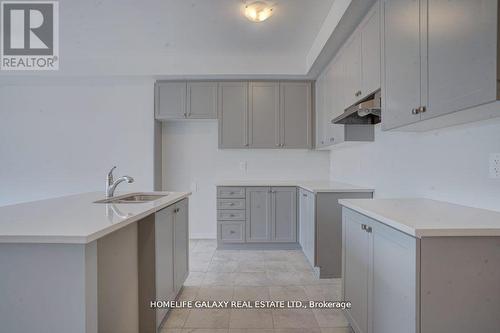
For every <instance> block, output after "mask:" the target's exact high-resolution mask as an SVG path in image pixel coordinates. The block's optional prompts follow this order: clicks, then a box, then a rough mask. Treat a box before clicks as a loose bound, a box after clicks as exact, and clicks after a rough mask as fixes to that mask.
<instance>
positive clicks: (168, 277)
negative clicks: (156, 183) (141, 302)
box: [155, 206, 175, 326]
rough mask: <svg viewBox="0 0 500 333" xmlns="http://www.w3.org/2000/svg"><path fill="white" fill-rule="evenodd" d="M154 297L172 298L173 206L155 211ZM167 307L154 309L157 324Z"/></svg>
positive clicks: (173, 288)
mask: <svg viewBox="0 0 500 333" xmlns="http://www.w3.org/2000/svg"><path fill="white" fill-rule="evenodd" d="M155 262H156V265H155V266H156V277H155V281H156V299H158V300H174V298H175V287H174V207H173V206H170V207H167V208H164V209H162V210H160V211H158V212H156V213H155ZM167 312H168V309H161V308H158V309H156V324H157V326H158V325H159V324H160V322H161V321H162V320H163V318H164V317H165V315H166V314H167Z"/></svg>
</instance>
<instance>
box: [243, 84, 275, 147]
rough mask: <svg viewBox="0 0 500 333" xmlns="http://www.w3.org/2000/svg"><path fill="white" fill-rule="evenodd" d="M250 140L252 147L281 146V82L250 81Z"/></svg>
mask: <svg viewBox="0 0 500 333" xmlns="http://www.w3.org/2000/svg"><path fill="white" fill-rule="evenodd" d="M248 98H249V109H248V110H249V113H248V115H249V122H248V141H249V144H250V147H251V148H278V147H279V144H280V142H279V83H278V82H250V84H249V96H248Z"/></svg>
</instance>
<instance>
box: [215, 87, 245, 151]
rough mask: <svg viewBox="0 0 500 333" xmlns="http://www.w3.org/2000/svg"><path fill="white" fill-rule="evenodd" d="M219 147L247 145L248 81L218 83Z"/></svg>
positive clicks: (241, 146) (242, 146) (243, 146)
mask: <svg viewBox="0 0 500 333" xmlns="http://www.w3.org/2000/svg"><path fill="white" fill-rule="evenodd" d="M218 118H219V148H247V147H248V132H247V125H248V83H247V82H220V83H219V117H218Z"/></svg>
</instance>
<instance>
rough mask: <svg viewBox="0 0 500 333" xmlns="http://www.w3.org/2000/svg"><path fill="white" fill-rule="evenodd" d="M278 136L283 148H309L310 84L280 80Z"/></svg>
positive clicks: (310, 138)
mask: <svg viewBox="0 0 500 333" xmlns="http://www.w3.org/2000/svg"><path fill="white" fill-rule="evenodd" d="M280 98H281V101H280V108H281V110H280V113H281V117H280V118H281V121H280V124H281V125H280V129H281V131H280V132H281V133H280V137H281V144H282V147H283V148H304V149H307V148H311V140H312V135H311V84H310V83H309V82H286V81H282V82H280Z"/></svg>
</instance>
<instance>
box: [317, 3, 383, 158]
mask: <svg viewBox="0 0 500 333" xmlns="http://www.w3.org/2000/svg"><path fill="white" fill-rule="evenodd" d="M379 89H380V7H379V4H378V3H377V4H376V5H375V6H374V7H373V8H372V9H371V10H370V12H369V13H368V14H367V15H366V17H365V18H364V19H363V21H362V22H361V24H360V25H359V27H358V28H357V29H356V30H355V31H354V33H353V34H352V35H351V37H350V38H349V39H348V40H347V41H346V43H345V44H344V46H343V47H342V48H341V49H340V51H339V52H338V53H337V54H336V56H335V57H334V58H333V60H332V61H331V62H330V64H329V65H328V66H327V67H326V68H325V70H324V71H323V72H322V73H321V75H320V76H319V77H318V79H317V80H316V148H322V147H326V146H330V145H333V144H339V143H343V142H345V141H372V140H373V126H371V125H349V126H344V125H337V124H332V122H331V121H332V119H333V118H335V117H337V116H339V115H340V114H342V113H343V112H344V110H345V109H346V108H348V107H349V106H351V105H353V104H355V103H356V102H358V101H360V100H362V99H364V98H366V97H367V96H369V95H371V94H373V93H374V92H375V91H377V90H379Z"/></svg>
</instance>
